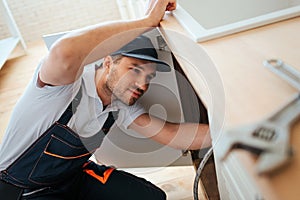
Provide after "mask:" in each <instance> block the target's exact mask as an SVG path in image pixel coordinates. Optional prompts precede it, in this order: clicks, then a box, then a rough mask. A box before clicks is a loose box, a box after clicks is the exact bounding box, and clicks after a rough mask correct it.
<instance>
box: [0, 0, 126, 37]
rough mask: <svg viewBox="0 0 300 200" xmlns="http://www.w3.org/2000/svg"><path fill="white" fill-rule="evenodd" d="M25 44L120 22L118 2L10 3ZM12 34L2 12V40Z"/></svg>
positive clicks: (22, 0)
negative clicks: (106, 22) (46, 37)
mask: <svg viewBox="0 0 300 200" xmlns="http://www.w3.org/2000/svg"><path fill="white" fill-rule="evenodd" d="M7 3H8V5H9V7H10V10H11V12H12V14H13V16H14V18H15V21H16V23H17V25H18V27H19V29H20V32H21V34H22V35H23V37H24V40H25V41H26V42H29V41H34V40H37V39H40V38H41V36H42V35H44V34H50V33H55V32H62V31H67V30H72V29H76V28H80V27H83V26H87V25H91V24H95V23H99V22H103V21H107V20H115V19H120V18H121V16H120V13H119V9H118V6H117V3H116V0H85V1H84V0H41V1H37V0H7ZM8 35H9V32H8V30H7V27H6V26H5V22H4V20H3V17H2V15H1V13H0V39H2V38H5V37H7V36H8Z"/></svg>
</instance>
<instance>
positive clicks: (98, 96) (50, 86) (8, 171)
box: [0, 0, 211, 200]
mask: <svg viewBox="0 0 300 200" xmlns="http://www.w3.org/2000/svg"><path fill="white" fill-rule="evenodd" d="M175 8H176V1H175V0H152V1H150V2H149V8H148V9H147V12H146V15H145V17H143V18H141V19H138V20H132V21H126V22H125V21H117V22H112V23H105V24H98V25H95V26H92V27H87V28H83V29H80V30H77V31H75V32H72V33H70V34H67V35H66V36H64V37H63V38H61V39H60V40H58V41H57V42H56V43H55V44H54V45H53V47H52V48H51V50H50V52H49V54H48V55H46V57H45V58H43V59H42V61H41V63H40V64H39V66H38V67H37V69H36V72H35V73H34V76H33V79H32V80H31V82H30V83H29V85H28V86H27V89H26V91H25V92H24V94H23V96H22V97H21V99H20V100H19V101H18V103H17V105H16V107H15V109H14V111H13V114H12V118H11V121H10V123H9V125H8V127H7V131H6V133H5V136H4V138H3V141H2V144H1V146H0V170H1V174H0V175H1V176H0V180H1V181H0V196H1V199H2V198H3V197H4V198H3V199H5V200H6V199H89V200H91V199H99V198H101V199H106V200H107V199H131V200H133V199H138V200H140V199H143V200H145V199H149V200H154V199H166V194H165V193H164V191H162V190H161V189H160V188H158V187H157V186H155V185H153V184H152V183H150V182H148V181H146V180H145V179H142V178H139V177H136V176H134V175H131V174H129V173H127V172H124V171H121V170H117V169H114V168H112V167H109V166H104V165H98V164H96V163H94V162H92V161H89V158H90V156H91V154H92V153H93V152H94V151H95V149H97V148H99V146H100V145H101V141H102V140H103V137H104V136H105V134H106V133H107V132H108V130H109V128H110V127H111V125H112V124H113V123H114V120H115V119H116V118H117V121H116V123H117V125H122V126H124V127H126V128H129V129H133V130H134V131H137V132H139V133H141V134H143V135H144V136H146V137H148V138H151V139H153V140H155V141H158V142H159V143H162V144H165V145H170V146H171V147H174V148H177V149H184V150H185V149H200V148H204V147H208V146H210V145H211V140H210V135H209V127H208V126H207V125H205V124H195V123H182V124H176V123H170V122H166V121H164V120H161V119H158V118H155V117H152V116H151V117H150V116H149V115H148V114H147V113H145V111H144V110H143V108H141V106H140V105H139V104H138V103H135V102H136V101H137V100H138V99H139V98H140V97H141V96H142V95H143V93H145V92H146V91H147V89H148V87H149V84H150V81H151V79H153V78H154V77H155V75H156V71H160V72H168V71H170V70H171V69H170V67H169V66H168V64H166V63H165V62H163V61H161V60H158V58H157V52H156V50H155V49H154V47H153V45H152V43H151V41H150V40H149V38H147V37H145V36H141V34H142V33H144V32H145V31H147V30H149V29H151V28H153V27H156V26H158V25H159V23H160V21H161V20H162V18H163V16H164V14H165V11H172V10H174V9H175ZM149 27H150V28H149ZM124 45H125V46H124ZM99 58H103V63H102V65H101V66H96V67H95V66H92V67H91V65H88V66H89V67H84V66H86V65H87V64H88V63H93V62H95V61H96V60H99Z"/></svg>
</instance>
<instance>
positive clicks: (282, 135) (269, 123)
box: [220, 59, 300, 173]
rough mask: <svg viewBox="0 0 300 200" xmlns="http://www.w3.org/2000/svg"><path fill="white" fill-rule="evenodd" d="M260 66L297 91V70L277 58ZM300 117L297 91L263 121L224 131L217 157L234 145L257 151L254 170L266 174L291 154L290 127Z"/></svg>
mask: <svg viewBox="0 0 300 200" xmlns="http://www.w3.org/2000/svg"><path fill="white" fill-rule="evenodd" d="M264 65H265V66H266V67H268V68H269V69H271V70H272V71H273V72H275V73H276V74H278V75H279V76H281V77H282V78H284V79H285V80H286V81H288V82H289V83H290V84H292V85H293V86H295V87H296V88H298V90H300V73H299V72H298V71H296V70H295V69H293V68H292V67H291V66H288V65H286V64H284V63H283V62H282V61H280V60H274V59H273V60H268V61H266V62H264ZM299 117H300V94H297V95H296V96H294V97H292V98H291V99H290V100H289V102H288V103H287V104H285V105H284V106H283V107H281V108H280V109H279V110H277V111H276V112H275V113H273V114H272V115H271V116H270V117H268V118H266V119H265V120H263V121H261V122H258V123H255V124H251V125H246V126H243V127H239V128H235V129H231V130H228V131H225V133H224V134H225V135H224V141H222V148H223V150H222V151H221V155H220V156H221V160H224V159H226V157H227V155H228V154H229V153H230V152H231V151H232V150H233V149H235V148H242V149H245V150H249V151H251V152H253V153H255V154H258V155H259V156H258V160H257V166H256V170H257V172H258V173H268V172H271V171H273V170H274V169H277V168H279V167H280V166H282V165H283V164H285V163H287V162H288V161H289V160H290V159H291V157H292V154H293V152H292V147H291V145H290V141H289V140H290V137H289V134H290V126H291V125H292V124H293V123H294V122H295V121H296V120H297V119H298V118H299Z"/></svg>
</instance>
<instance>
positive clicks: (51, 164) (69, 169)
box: [29, 134, 91, 185]
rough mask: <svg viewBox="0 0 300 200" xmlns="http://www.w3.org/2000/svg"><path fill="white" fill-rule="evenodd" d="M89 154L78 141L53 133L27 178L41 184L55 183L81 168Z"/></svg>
mask: <svg viewBox="0 0 300 200" xmlns="http://www.w3.org/2000/svg"><path fill="white" fill-rule="evenodd" d="M78 140H79V139H78ZM90 155H91V154H90V153H89V152H88V151H87V150H86V148H85V147H84V146H83V145H82V143H81V142H80V141H78V144H74V142H73V143H70V141H68V140H66V138H62V137H59V136H57V135H54V134H53V135H51V139H50V140H49V142H48V144H47V146H46V147H45V149H44V151H43V153H42V154H41V156H40V157H39V158H38V160H37V161H36V163H35V165H34V167H33V169H32V171H31V173H30V175H29V180H30V181H32V182H34V183H37V184H41V185H45V184H46V185H48V184H55V183H57V182H59V181H62V180H64V179H65V178H68V177H69V176H71V175H72V174H73V173H74V172H76V171H77V170H78V171H79V170H81V168H82V165H83V164H84V163H85V162H86V161H87V160H88V158H89V157H90Z"/></svg>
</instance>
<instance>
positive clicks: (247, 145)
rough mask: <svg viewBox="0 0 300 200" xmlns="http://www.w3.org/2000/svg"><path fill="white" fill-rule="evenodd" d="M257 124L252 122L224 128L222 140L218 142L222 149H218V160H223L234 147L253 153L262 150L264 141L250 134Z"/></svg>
mask: <svg viewBox="0 0 300 200" xmlns="http://www.w3.org/2000/svg"><path fill="white" fill-rule="evenodd" d="M257 126H258V125H257V124H253V125H246V126H242V127H238V128H235V129H229V130H225V131H224V133H223V135H222V140H221V141H222V142H220V143H219V148H220V149H222V150H220V151H219V157H220V160H221V161H225V160H226V158H227V157H228V155H229V154H230V153H231V152H232V151H233V150H235V149H245V150H249V151H251V152H253V153H255V154H260V153H261V152H262V151H264V150H265V147H266V143H265V142H264V141H261V140H259V139H257V138H255V137H253V136H252V135H253V132H254V131H255V130H256V128H257Z"/></svg>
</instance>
